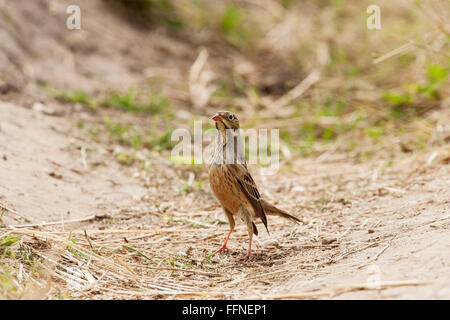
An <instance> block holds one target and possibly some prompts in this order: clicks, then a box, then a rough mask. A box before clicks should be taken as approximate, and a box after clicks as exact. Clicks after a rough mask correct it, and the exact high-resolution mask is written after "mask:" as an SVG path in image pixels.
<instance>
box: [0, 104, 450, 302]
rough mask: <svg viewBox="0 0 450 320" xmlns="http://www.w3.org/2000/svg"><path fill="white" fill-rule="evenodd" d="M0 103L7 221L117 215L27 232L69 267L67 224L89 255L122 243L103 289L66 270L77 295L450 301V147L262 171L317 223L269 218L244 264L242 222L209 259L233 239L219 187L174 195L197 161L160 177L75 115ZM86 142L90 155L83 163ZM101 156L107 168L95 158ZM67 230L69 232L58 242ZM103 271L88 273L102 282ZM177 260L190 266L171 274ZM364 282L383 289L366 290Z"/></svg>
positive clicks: (281, 201)
mask: <svg viewBox="0 0 450 320" xmlns="http://www.w3.org/2000/svg"><path fill="white" fill-rule="evenodd" d="M0 111H1V115H2V116H1V119H0V127H1V131H0V145H2V150H1V154H0V156H1V157H2V160H1V161H0V177H1V184H0V200H1V203H2V205H3V206H6V207H7V208H9V209H11V210H7V211H6V213H5V216H4V219H3V221H4V222H5V223H6V224H7V225H17V224H23V223H37V224H39V223H42V222H43V221H46V222H49V221H53V222H62V221H63V220H70V219H78V218H84V217H87V216H91V215H105V214H107V215H108V217H109V218H107V219H101V220H99V221H96V220H93V221H89V222H83V223H77V224H73V223H67V224H62V223H60V224H57V225H54V226H44V227H39V228H38V229H34V231H33V229H29V228H28V229H29V230H30V231H26V230H28V229H27V228H25V229H19V230H21V231H17V232H18V233H19V234H22V236H23V237H25V238H26V237H27V235H30V234H34V236H33V238H32V239H35V240H30V241H31V242H30V243H33V241H38V240H36V237H37V239H41V240H39V241H50V242H51V243H53V245H52V249H49V248H40V247H39V248H40V249H38V250H37V249H35V250H37V252H40V253H42V254H44V253H45V256H46V255H48V254H50V255H51V256H53V257H54V258H53V259H55V260H58V259H59V263H60V264H61V265H67V262H64V259H63V260H61V258H62V257H63V256H64V255H66V254H67V253H64V250H65V249H64V247H62V248H61V247H60V246H59V244H58V243H59V242H61V241H62V242H61V243H64V241H66V240H64V239H66V236H67V234H68V233H67V230H73V232H74V237H75V239H76V240H77V243H78V244H79V245H80V246H82V247H80V248H84V250H86V248H89V245H93V246H94V247H99V246H101V245H102V244H104V245H106V244H108V245H107V246H106V247H109V248H110V250H111V251H107V252H104V253H103V255H101V256H104V258H105V259H108V261H110V262H108V263H113V262H111V261H115V262H114V266H115V268H119V269H120V268H122V269H123V270H121V271H120V270H119V271H118V270H116V271H113V270H110V271H109V272H110V274H111V279H105V278H103V280H102V281H100V280H97V281H98V283H97V284H96V285H97V287H96V289H95V290H94V289H92V287H89V288H88V287H83V286H81V285H78V286H77V285H74V283H73V281H69V280H66V281H61V277H60V278H57V277H56V278H55V279H54V280H53V281H55V286H57V287H58V288H62V290H63V291H64V292H66V293H67V294H69V295H71V296H73V297H76V298H88V297H89V298H118V297H120V298H139V297H147V298H176V297H186V296H188V297H189V296H192V297H194V298H196V297H198V294H200V293H201V295H204V296H206V297H209V298H220V297H229V298H247V297H256V298H257V297H263V298H305V297H306V298H330V297H335V298H357V299H361V298H426V299H427V298H438V299H442V298H449V297H450V291H449V287H450V284H449V278H448V274H449V270H450V268H449V267H450V266H449V261H450V259H449V258H450V255H449V253H450V250H449V249H450V233H449V232H448V231H449V230H448V229H449V227H450V216H449V214H450V212H449V207H450V205H449V204H450V202H449V199H450V188H449V185H450V170H449V165H448V152H449V150H448V148H441V149H436V150H431V151H429V152H427V153H426V154H421V155H415V156H410V157H403V158H398V159H394V160H393V164H392V166H391V167H389V168H387V169H381V168H382V166H380V163H382V161H380V160H378V161H375V160H374V161H371V162H367V163H359V164H349V162H348V161H344V160H333V159H328V160H324V161H313V160H310V159H301V160H296V161H294V163H293V164H292V172H290V173H289V172H286V171H283V170H281V171H280V172H279V173H278V174H277V175H276V176H269V177H264V176H258V175H257V172H255V179H256V180H257V183H258V184H259V185H260V186H261V189H262V191H263V194H264V196H265V197H266V198H268V199H270V200H271V201H274V202H276V203H278V205H279V206H281V207H283V208H285V209H287V210H289V211H291V212H292V213H294V214H296V215H298V216H301V217H302V219H303V220H304V221H305V223H306V224H305V225H298V226H293V225H290V224H289V223H286V222H285V221H283V220H280V219H279V218H276V217H275V218H273V217H271V219H270V221H269V227H270V229H271V232H272V233H271V236H270V237H268V236H267V235H266V234H262V235H260V236H259V239H257V240H256V248H255V249H256V250H255V256H254V258H253V259H252V260H250V261H249V262H242V261H240V260H239V255H240V254H241V253H242V252H243V250H245V246H246V241H247V238H246V233H245V230H244V229H243V228H242V226H239V227H238V229H237V232H236V233H235V234H233V237H232V238H231V240H230V246H231V248H233V249H234V250H233V251H232V252H231V253H226V254H223V255H218V256H214V257H212V258H208V259H207V260H205V258H207V257H208V254H209V253H210V252H211V249H213V248H215V247H217V246H218V245H219V244H220V242H221V241H222V237H223V236H224V234H225V232H226V225H223V223H224V217H223V214H222V212H221V209H220V208H219V207H218V205H217V204H216V202H215V200H214V199H213V198H212V196H211V194H210V192H209V187H208V186H205V187H204V190H206V192H203V191H199V192H190V193H187V194H185V195H181V194H177V193H176V191H175V189H174V185H177V184H178V183H179V181H180V178H179V177H180V176H181V175H182V174H181V175H180V173H179V172H180V170H181V172H186V171H187V172H189V171H191V170H194V169H192V168H190V167H189V166H188V167H186V166H181V167H178V168H176V167H173V166H168V165H164V164H162V163H159V164H155V165H154V166H153V167H152V169H151V170H154V171H152V172H151V174H150V176H151V178H150V179H149V178H148V177H146V176H145V175H143V174H142V170H138V169H136V168H133V167H127V166H120V165H119V164H117V162H116V161H113V160H112V155H111V154H110V153H109V152H108V151H107V150H103V149H102V148H101V147H99V146H96V145H92V144H88V142H87V141H86V139H85V137H84V136H82V135H81V134H80V131H79V130H78V129H77V128H76V127H75V126H74V124H73V123H72V121H71V120H70V119H69V118H68V117H64V116H58V117H56V116H50V115H45V114H43V113H42V111H38V110H30V109H26V108H23V107H20V106H17V105H13V104H9V103H1V104H0ZM83 148H87V149H88V150H89V151H87V153H86V154H87V155H86V158H85V160H83V156H82V152H81V150H82V149H83ZM84 161H86V163H89V165H88V166H86V167H85V166H84V165H83V162H84ZM96 162H98V163H101V165H97V166H92V163H96ZM177 172H178V173H177ZM192 172H194V173H195V175H196V176H197V177H202V176H203V175H204V173H202V171H198V170H194V171H192ZM14 212H15V213H17V214H19V215H20V216H21V217H23V218H26V220H25V219H22V218H20V217H18V216H17V214H15V213H14ZM85 229H87V230H89V231H88V233H89V234H91V235H90V242H89V244H88V243H87V242H86V240H85V239H83V238H84V236H83V233H82V230H85ZM24 230H25V231H24ZM127 230H128V231H127ZM158 230H159V231H158ZM61 231H63V233H61ZM64 231H66V232H64ZM55 232H56V233H55ZM78 232H79V233H78ZM149 232H150V233H149ZM57 234H66V236H64V239H63V240H61V239H62V238H61V239H59V240H58V238H55V236H56V235H57ZM30 239H31V238H30ZM35 245H36V244H35ZM35 248H36V247H35ZM124 248H125V249H124ZM126 248H133V250H134V251H133V250H131V249H126ZM61 250H63V251H61ZM80 250H81V249H80ZM130 250H131V251H130ZM136 252H139V254H136ZM117 256H119V257H121V258H118V259H119V260H117V258H116V260H114V259H113V257H117ZM58 257H59V258H58ZM74 257H76V256H74ZM106 257H110V258H106ZM76 259H81V258H80V257H77V258H76ZM109 259H113V260H109ZM148 259H150V260H149V261H151V262H149V261H148ZM103 263H106V262H105V261H104V262H103ZM123 266H126V267H123ZM94 267H95V264H94V265H93V266H91V267H89V268H91V269H89V271H90V272H91V274H92V275H93V277H94V278H97V279H101V276H100V275H97V273H98V272H99V270H96V269H95V268H94ZM124 268H125V269H124ZM172 269H173V270H172ZM179 269H181V270H186V271H185V272H174V270H179ZM105 270H108V269H107V268H106V269H105ZM130 270H132V271H130ZM149 270H150V271H151V272H150V273H149ZM170 270H172V272H171V271H170ZM114 272H118V273H117V274H115V273H114ZM130 272H131V274H130V277H131V275H133V276H136V277H138V278H136V280H135V281H136V282H133V281H134V280H132V279H133V277H131V278H130V279H129V280H127V281H128V282H120V281H119V282H118V283H115V284H114V288H112V284H111V281H114V276H112V275H114V274H115V276H117V279H119V280H120V279H121V277H122V276H123V274H124V273H125V274H127V273H130ZM62 279H64V278H62ZM82 279H84V280H83V281H87V280H86V279H89V278H84V276H81V277H80V281H81V280H82ZM117 279H116V280H117ZM121 281H122V280H121ZM123 281H125V280H123ZM377 281H378V282H377ZM358 284H360V285H363V286H368V285H369V286H370V285H371V284H373V285H375V286H376V285H379V286H380V287H379V289H376V290H357V288H358V287H353V286H354V285H358ZM408 284H412V286H409V285H408ZM396 285H399V287H393V288H391V286H396ZM366 289H367V288H366ZM174 292H175V293H174ZM192 292H196V294H192Z"/></svg>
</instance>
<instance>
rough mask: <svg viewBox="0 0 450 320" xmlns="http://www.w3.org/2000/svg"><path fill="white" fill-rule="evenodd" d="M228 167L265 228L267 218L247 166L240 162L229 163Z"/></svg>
mask: <svg viewBox="0 0 450 320" xmlns="http://www.w3.org/2000/svg"><path fill="white" fill-rule="evenodd" d="M228 168H229V169H230V170H231V171H232V173H233V176H234V177H236V182H237V183H238V185H239V186H240V189H241V191H242V192H243V194H244V195H245V197H246V198H247V199H248V200H249V202H250V203H251V205H252V207H253V209H254V210H255V213H256V214H257V215H258V216H259V217H260V218H261V220H262V222H263V223H264V226H265V227H266V229H267V218H266V213H265V212H264V208H263V206H262V205H261V195H260V193H259V191H258V188H257V187H256V183H255V181H254V180H253V178H252V176H251V175H250V172H248V170H247V168H246V167H245V166H244V165H241V164H232V165H229V166H228Z"/></svg>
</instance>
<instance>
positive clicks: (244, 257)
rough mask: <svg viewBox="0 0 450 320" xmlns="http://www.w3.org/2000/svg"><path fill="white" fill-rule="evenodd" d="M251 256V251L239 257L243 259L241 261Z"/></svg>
mask: <svg viewBox="0 0 450 320" xmlns="http://www.w3.org/2000/svg"><path fill="white" fill-rule="evenodd" d="M251 256H252V253H251V252H247V254H246V255H245V256H243V257H241V260H243V261H246V260H249V259H250V257H251Z"/></svg>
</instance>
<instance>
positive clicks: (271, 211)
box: [261, 200, 304, 224]
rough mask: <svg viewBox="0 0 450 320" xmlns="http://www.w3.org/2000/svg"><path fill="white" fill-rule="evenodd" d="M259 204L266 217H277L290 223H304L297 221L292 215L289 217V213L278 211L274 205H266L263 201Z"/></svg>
mask: <svg viewBox="0 0 450 320" xmlns="http://www.w3.org/2000/svg"><path fill="white" fill-rule="evenodd" d="M261 203H262V205H263V207H264V211H265V213H266V214H268V215H271V216H279V217H283V218H285V219H288V220H290V221H292V222H295V223H299V222H301V223H303V224H304V222H303V221H302V220H301V219H299V218H297V217H294V216H293V215H290V214H289V213H287V212H286V211H284V210H281V209H278V208H277V207H275V206H274V205H272V204H270V203H268V202H267V201H265V200H261Z"/></svg>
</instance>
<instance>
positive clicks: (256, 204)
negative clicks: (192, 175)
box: [209, 111, 300, 258]
mask: <svg viewBox="0 0 450 320" xmlns="http://www.w3.org/2000/svg"><path fill="white" fill-rule="evenodd" d="M213 120H214V121H215V122H216V128H217V129H218V130H219V133H220V134H219V135H218V137H217V139H216V145H215V148H214V155H213V156H212V158H211V161H210V163H209V183H210V185H211V189H212V191H213V193H214V195H215V196H216V198H217V200H218V201H219V203H220V204H221V205H222V207H223V209H224V211H225V214H226V216H227V218H228V222H229V224H230V231H229V233H228V235H227V237H226V239H225V241H224V243H223V245H222V247H221V248H219V249H218V250H217V251H216V253H217V252H220V251H223V250H228V248H227V246H226V245H227V242H228V239H229V237H230V235H231V233H232V232H233V230H234V227H235V221H234V216H236V215H237V216H239V217H240V218H241V219H242V220H243V221H244V222H245V223H246V225H247V231H248V233H249V248H248V252H247V255H246V256H245V258H248V257H249V256H250V255H251V244H252V237H253V234H256V235H257V234H258V229H257V228H256V225H255V221H256V219H258V218H259V219H261V221H262V222H263V224H264V226H265V227H266V230H267V232H269V230H268V227H267V218H266V214H271V215H278V216H281V217H284V218H287V219H290V220H292V221H297V222H298V221H300V220H299V219H298V218H296V217H294V216H291V215H289V214H288V213H287V212H285V211H283V210H280V209H278V208H276V207H275V206H273V205H271V204H269V203H268V202H266V201H264V200H263V199H261V195H260V193H259V191H258V188H257V186H256V184H255V182H254V180H253V178H252V176H251V174H250V172H249V171H248V169H247V165H246V161H245V155H244V150H243V149H242V146H241V144H240V142H241V141H240V135H239V120H238V119H237V118H236V116H235V115H234V114H232V113H230V112H228V111H221V112H218V113H217V114H216V115H215V116H214V117H213Z"/></svg>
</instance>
